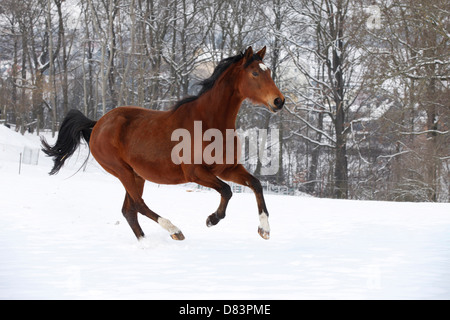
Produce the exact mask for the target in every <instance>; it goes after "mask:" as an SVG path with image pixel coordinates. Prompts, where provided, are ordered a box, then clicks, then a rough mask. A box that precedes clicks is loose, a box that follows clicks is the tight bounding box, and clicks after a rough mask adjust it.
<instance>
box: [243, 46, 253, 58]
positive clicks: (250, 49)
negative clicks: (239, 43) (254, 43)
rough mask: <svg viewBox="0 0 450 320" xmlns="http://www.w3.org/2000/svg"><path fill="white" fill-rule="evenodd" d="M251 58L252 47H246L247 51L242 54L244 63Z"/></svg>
mask: <svg viewBox="0 0 450 320" xmlns="http://www.w3.org/2000/svg"><path fill="white" fill-rule="evenodd" d="M252 57H253V49H252V47H251V46H250V47H248V48H247V50H245V52H244V61H248V60H249V59H251V58H252Z"/></svg>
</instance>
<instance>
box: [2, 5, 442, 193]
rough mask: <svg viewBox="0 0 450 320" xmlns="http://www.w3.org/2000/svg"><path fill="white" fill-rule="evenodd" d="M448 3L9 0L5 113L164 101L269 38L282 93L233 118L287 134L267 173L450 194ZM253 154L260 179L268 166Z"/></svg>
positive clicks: (294, 186)
mask: <svg viewBox="0 0 450 320" xmlns="http://www.w3.org/2000/svg"><path fill="white" fill-rule="evenodd" d="M449 6H450V5H449V3H448V1H447V0H402V1H399V0H389V1H388V0H379V1H376V2H373V1H366V0H284V1H282V0H234V1H225V0H219V1H214V0H21V1H17V0H2V1H1V3H0V74H1V77H0V110H1V115H0V119H2V122H4V123H5V124H7V125H10V126H15V128H16V130H21V131H22V132H25V130H33V131H37V133H39V131H40V130H42V129H51V130H53V131H55V130H57V128H58V125H59V122H60V121H61V120H62V118H63V117H64V115H65V114H66V113H67V111H68V110H69V109H72V108H76V109H79V110H81V111H83V112H84V113H85V114H86V115H87V116H89V117H90V118H92V119H98V118H99V117H101V116H102V115H103V114H104V113H105V112H107V111H109V110H111V109H112V108H115V107H117V106H121V105H138V106H143V107H145V108H151V109H157V110H163V109H167V108H169V107H170V106H171V105H173V104H174V103H175V102H176V101H177V100H179V99H181V98H183V97H184V96H187V95H190V94H195V93H196V92H197V90H198V87H197V86H196V83H198V82H199V81H200V80H201V79H203V78H205V77H208V76H209V75H210V73H211V72H212V70H213V68H214V66H215V65H216V64H217V62H218V61H220V60H221V59H223V58H225V57H228V56H231V55H235V54H236V53H238V52H240V51H242V50H244V49H245V48H246V47H248V46H249V45H252V46H253V47H254V48H255V49H259V48H261V47H263V46H267V52H268V54H267V55H266V58H265V62H266V64H267V65H268V66H269V67H270V68H271V69H272V75H273V78H274V80H275V82H276V83H277V85H278V86H279V88H280V89H281V90H282V92H283V93H284V94H285V95H286V97H287V103H286V108H285V110H284V111H283V112H282V113H280V114H277V115H272V114H270V113H269V112H267V111H266V110H264V109H263V108H255V106H252V105H250V104H248V103H245V104H244V106H243V108H242V109H241V112H240V113H239V116H238V127H239V128H242V129H250V128H253V127H259V128H272V129H277V130H279V132H280V134H279V139H278V140H279V141H278V147H277V148H276V149H274V150H277V151H276V152H279V157H278V159H279V162H280V163H279V164H280V166H279V168H280V169H279V170H278V173H277V174H275V175H273V176H260V178H261V179H262V180H268V181H270V182H271V183H275V184H278V185H285V186H288V187H289V188H290V189H291V190H300V191H304V192H308V193H310V194H313V195H316V196H320V197H336V198H352V199H373V200H395V201H449V200H450V131H449V130H450V129H449V124H450V103H449V101H450V90H449V77H450V73H449V64H450V50H449V37H450V21H449V19H450V18H449V17H450V8H449ZM250 160H251V161H249V162H248V166H249V167H250V169H251V171H252V172H254V173H255V174H256V175H260V173H261V167H262V164H261V163H260V162H259V161H257V160H254V159H253V160H252V159H250Z"/></svg>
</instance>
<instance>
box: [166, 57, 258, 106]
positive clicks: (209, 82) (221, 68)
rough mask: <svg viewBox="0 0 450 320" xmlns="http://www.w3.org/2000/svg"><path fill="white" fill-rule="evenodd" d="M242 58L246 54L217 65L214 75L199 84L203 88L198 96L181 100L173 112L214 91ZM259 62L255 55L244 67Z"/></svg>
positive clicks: (226, 59)
mask: <svg viewBox="0 0 450 320" xmlns="http://www.w3.org/2000/svg"><path fill="white" fill-rule="evenodd" d="M242 58H244V54H243V53H240V54H238V55H235V56H233V57H229V58H225V59H223V60H222V61H220V62H219V64H218V65H217V67H216V68H215V69H214V71H213V74H212V75H211V76H210V77H209V78H207V79H205V80H203V81H201V82H199V83H198V84H197V85H200V86H201V89H200V91H199V92H198V94H197V95H195V96H188V97H186V98H183V99H181V100H180V101H178V102H177V103H176V104H175V105H174V106H173V107H172V110H177V109H178V108H179V107H181V106H182V105H184V104H186V103H188V102H192V101H195V100H197V99H198V98H199V97H200V96H201V95H203V94H204V93H205V92H207V91H209V90H211V89H212V87H213V86H214V84H215V83H216V81H217V79H219V78H220V76H221V75H222V74H223V73H224V72H225V71H226V70H227V69H228V68H229V67H230V66H231V65H232V64H234V63H236V62H238V61H240V60H241V59H242ZM255 60H258V61H261V60H262V59H261V57H259V56H258V55H256V54H254V55H253V57H252V58H251V59H249V61H247V62H246V63H245V66H244V67H247V66H248V65H250V64H251V63H252V62H253V61H255Z"/></svg>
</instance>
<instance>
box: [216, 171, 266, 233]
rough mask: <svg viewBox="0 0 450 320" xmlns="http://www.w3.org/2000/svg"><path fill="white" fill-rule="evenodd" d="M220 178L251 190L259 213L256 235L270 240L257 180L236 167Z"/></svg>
mask: <svg viewBox="0 0 450 320" xmlns="http://www.w3.org/2000/svg"><path fill="white" fill-rule="evenodd" d="M219 177H220V178H222V179H224V180H227V181H232V182H235V183H238V184H241V185H244V186H247V187H250V189H252V190H253V192H254V193H255V196H256V201H257V203H258V212H259V222H260V223H259V227H258V233H259V235H260V236H261V237H262V238H264V239H266V240H267V239H269V238H270V226H269V220H268V218H269V213H268V211H267V207H266V202H265V201H264V196H263V190H262V186H261V183H260V182H259V180H258V179H256V178H255V177H254V176H252V175H251V174H250V173H248V171H247V170H246V169H245V168H244V167H243V166H242V165H237V166H236V167H234V168H232V169H228V170H226V171H224V172H223V173H222V174H221V175H220V176H219Z"/></svg>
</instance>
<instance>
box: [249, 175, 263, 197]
mask: <svg viewBox="0 0 450 320" xmlns="http://www.w3.org/2000/svg"><path fill="white" fill-rule="evenodd" d="M249 184H250V188H252V189H253V191H254V192H255V193H262V192H263V188H262V185H261V182H260V181H259V180H258V179H256V178H255V177H252V179H250V181H249Z"/></svg>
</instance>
